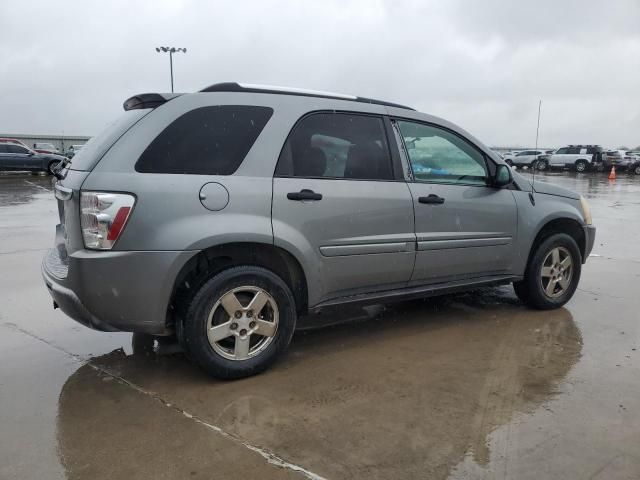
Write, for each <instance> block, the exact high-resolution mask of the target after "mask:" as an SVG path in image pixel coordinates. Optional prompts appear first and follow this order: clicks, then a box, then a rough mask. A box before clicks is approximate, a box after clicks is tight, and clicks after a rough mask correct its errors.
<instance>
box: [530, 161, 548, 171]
mask: <svg viewBox="0 0 640 480" xmlns="http://www.w3.org/2000/svg"><path fill="white" fill-rule="evenodd" d="M533 168H535V169H536V170H538V171H540V172H544V171H545V170H547V169H548V168H549V164H548V163H547V161H546V160H538V161H537V162H535V165H534V167H533Z"/></svg>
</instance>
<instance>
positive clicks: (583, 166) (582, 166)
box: [575, 160, 587, 173]
mask: <svg viewBox="0 0 640 480" xmlns="http://www.w3.org/2000/svg"><path fill="white" fill-rule="evenodd" d="M575 167H576V172H578V173H584V172H586V171H587V162H586V161H585V160H578V161H577V162H576V164H575Z"/></svg>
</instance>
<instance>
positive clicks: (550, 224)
mask: <svg viewBox="0 0 640 480" xmlns="http://www.w3.org/2000/svg"><path fill="white" fill-rule="evenodd" d="M556 233H566V234H567V235H569V236H570V237H571V238H573V239H574V240H575V241H576V243H577V244H578V249H579V250H580V255H581V257H582V258H581V263H584V256H585V252H586V248H587V239H586V236H585V233H584V228H583V227H582V224H581V223H580V222H578V221H577V220H575V219H573V218H570V217H560V218H554V219H551V220H548V221H547V222H546V223H544V225H542V227H541V228H540V229H539V230H538V232H537V234H536V236H535V238H534V240H533V243H532V244H531V248H530V249H529V255H528V257H527V268H528V266H529V261H530V260H531V256H532V255H533V254H534V252H535V251H536V249H537V248H538V246H539V245H540V244H541V243H542V242H544V241H545V240H546V239H547V238H549V237H550V236H551V235H553V234H556Z"/></svg>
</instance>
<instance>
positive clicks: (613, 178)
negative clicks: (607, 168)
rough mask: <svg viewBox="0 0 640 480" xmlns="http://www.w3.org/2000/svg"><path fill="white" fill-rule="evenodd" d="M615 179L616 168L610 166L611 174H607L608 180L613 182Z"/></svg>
mask: <svg viewBox="0 0 640 480" xmlns="http://www.w3.org/2000/svg"><path fill="white" fill-rule="evenodd" d="M615 179H616V166H615V165H611V173H610V174H609V180H615Z"/></svg>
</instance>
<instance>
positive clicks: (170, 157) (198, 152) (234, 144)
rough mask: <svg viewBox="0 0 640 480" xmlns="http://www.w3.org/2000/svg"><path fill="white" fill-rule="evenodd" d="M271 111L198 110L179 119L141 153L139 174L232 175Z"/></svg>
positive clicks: (248, 108) (244, 108) (239, 108)
mask: <svg viewBox="0 0 640 480" xmlns="http://www.w3.org/2000/svg"><path fill="white" fill-rule="evenodd" d="M272 114H273V109H271V108H269V107H254V106H248V105H219V106H214V107H201V108H196V109H195V110H191V111H190V112H187V113H185V114H184V115H182V116H181V117H178V118H177V119H176V120H175V121H174V122H173V123H171V124H170V125H169V126H168V127H167V128H165V129H164V130H163V131H162V132H161V133H160V135H158V136H157V137H156V138H155V139H154V140H153V141H152V142H151V143H150V144H149V146H148V147H147V149H146V150H145V151H144V152H143V153H142V155H141V156H140V159H139V160H138V162H137V163H136V170H137V171H138V172H142V173H184V174H195V175H231V174H232V173H233V172H235V171H236V170H237V169H238V167H239V166H240V164H241V163H242V161H243V160H244V157H245V156H246V155H247V153H249V150H250V149H251V147H252V146H253V143H254V142H255V141H256V139H257V138H258V135H260V132H262V129H263V128H264V126H265V125H266V124H267V121H269V118H271V115H272Z"/></svg>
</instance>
